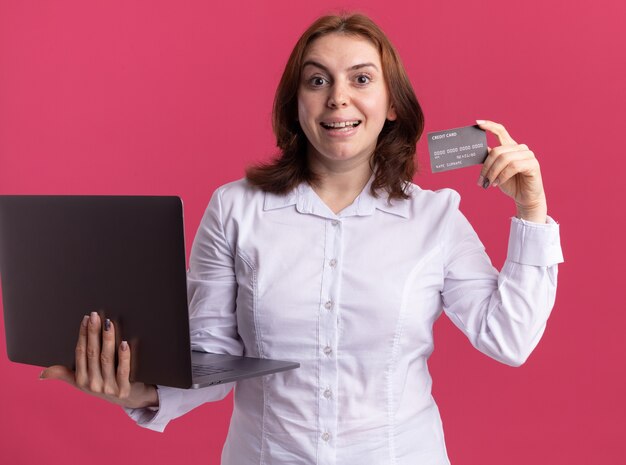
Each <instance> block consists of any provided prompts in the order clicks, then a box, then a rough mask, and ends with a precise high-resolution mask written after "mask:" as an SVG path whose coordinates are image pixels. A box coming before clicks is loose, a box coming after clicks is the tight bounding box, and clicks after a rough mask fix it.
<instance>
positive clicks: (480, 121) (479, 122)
mask: <svg viewBox="0 0 626 465" xmlns="http://www.w3.org/2000/svg"><path fill="white" fill-rule="evenodd" d="M476 122H477V123H478V124H485V120H484V119H477V120H476Z"/></svg>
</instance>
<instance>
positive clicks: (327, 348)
mask: <svg viewBox="0 0 626 465" xmlns="http://www.w3.org/2000/svg"><path fill="white" fill-rule="evenodd" d="M324 353H325V354H326V355H330V354H332V353H333V349H331V348H330V346H326V347H324Z"/></svg>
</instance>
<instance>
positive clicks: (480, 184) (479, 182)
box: [476, 174, 485, 186]
mask: <svg viewBox="0 0 626 465" xmlns="http://www.w3.org/2000/svg"><path fill="white" fill-rule="evenodd" d="M484 180H485V177H484V176H483V175H482V174H481V175H480V176H478V182H477V183H476V184H478V185H479V186H482V185H483V181H484Z"/></svg>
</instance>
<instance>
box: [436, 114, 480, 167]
mask: <svg viewBox="0 0 626 465" xmlns="http://www.w3.org/2000/svg"><path fill="white" fill-rule="evenodd" d="M427 136H428V152H429V153H430V167H431V169H432V172H433V173H440V172H442V171H448V170H454V169H457V168H465V167H466V166H472V165H478V164H480V163H482V162H483V161H485V158H487V132H486V131H485V130H484V129H481V128H480V127H479V126H478V125H473V126H463V127H461V128H452V129H447V130H445V131H437V132H429V133H428V134H427Z"/></svg>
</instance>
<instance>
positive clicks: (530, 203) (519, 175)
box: [476, 120, 548, 224]
mask: <svg viewBox="0 0 626 465" xmlns="http://www.w3.org/2000/svg"><path fill="white" fill-rule="evenodd" d="M478 121H482V120H477V121H476V122H477V123H478ZM478 125H479V126H480V127H481V128H482V129H485V130H487V131H489V132H491V133H493V134H495V135H496V137H497V138H498V140H499V141H500V144H501V145H499V146H498V147H493V148H489V147H487V148H488V150H489V152H488V154H487V158H486V159H485V161H484V162H483V169H482V170H481V172H480V177H479V179H478V184H479V185H481V186H482V187H484V188H487V187H489V186H494V187H495V186H498V187H500V190H501V191H502V192H504V193H505V194H506V195H508V196H509V197H512V198H513V200H515V205H516V206H517V217H518V218H522V219H524V220H527V221H533V222H536V223H542V224H543V223H545V222H546V214H547V212H548V206H547V202H546V195H545V192H544V190H543V182H542V180H541V171H540V169H539V162H538V161H537V159H536V158H535V154H534V153H533V152H532V151H530V150H529V149H528V146H527V145H526V144H518V143H517V142H515V141H514V140H513V138H512V137H511V136H510V135H509V133H508V132H507V130H506V129H505V128H504V126H502V125H501V124H499V123H494V122H493V121H483V122H482V123H478Z"/></svg>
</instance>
